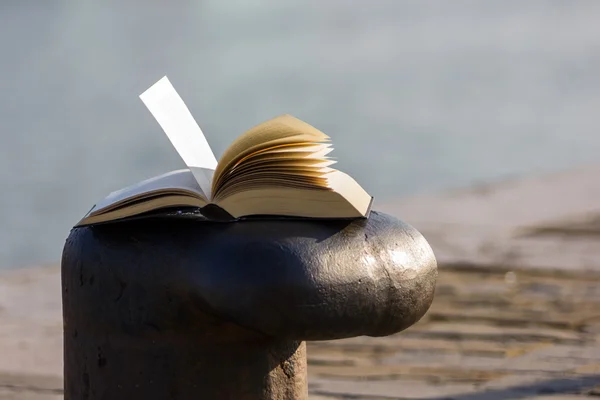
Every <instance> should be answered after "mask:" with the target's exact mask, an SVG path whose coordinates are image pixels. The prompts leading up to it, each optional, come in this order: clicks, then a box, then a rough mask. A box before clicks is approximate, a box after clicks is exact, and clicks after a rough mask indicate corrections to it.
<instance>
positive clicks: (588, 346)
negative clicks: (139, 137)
mask: <svg viewBox="0 0 600 400" xmlns="http://www.w3.org/2000/svg"><path fill="white" fill-rule="evenodd" d="M308 354H309V374H310V379H309V382H310V388H311V393H312V394H313V395H318V396H319V397H316V398H321V399H346V398H347V399H365V400H366V399H417V398H418V399H421V398H427V399H433V398H435V399H442V398H444V399H449V398H452V399H464V400H472V399H512V398H515V399H516V398H538V397H548V396H552V398H553V399H559V398H560V399H563V398H564V399H566V398H574V397H577V396H580V397H581V396H597V395H600V386H599V385H600V285H599V284H598V280H596V279H595V278H594V279H591V278H590V277H589V276H587V275H585V274H571V275H569V276H565V275H563V276H554V274H544V273H539V272H535V273H531V272H517V273H515V272H511V271H506V272H505V271H493V272H488V271H477V270H458V269H452V268H444V269H443V270H442V271H441V273H440V279H439V285H438V290H437V296H436V299H435V301H434V304H433V306H432V308H431V310H430V311H429V313H428V314H427V315H426V317H425V318H424V319H423V320H422V321H420V322H419V323H418V324H417V325H415V326H414V327H412V328H409V329H408V330H407V331H405V332H404V333H401V334H399V335H395V336H393V337H388V338H364V337H361V338H353V339H347V340H340V341H334V342H322V343H310V344H309V350H308ZM596 386H599V387H598V389H595V387H596ZM557 396H559V397H557Z"/></svg>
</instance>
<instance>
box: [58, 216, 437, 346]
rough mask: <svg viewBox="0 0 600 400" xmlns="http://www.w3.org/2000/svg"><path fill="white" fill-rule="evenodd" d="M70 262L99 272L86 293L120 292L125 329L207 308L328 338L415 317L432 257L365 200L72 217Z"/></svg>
mask: <svg viewBox="0 0 600 400" xmlns="http://www.w3.org/2000/svg"><path fill="white" fill-rule="evenodd" d="M77 271H80V272H77ZM65 273H68V274H69V273H70V274H72V273H81V274H82V276H84V275H85V276H86V279H88V278H87V277H89V276H92V277H97V284H96V285H95V286H91V288H90V289H89V290H88V291H87V292H85V295H86V296H92V297H93V296H96V297H97V302H98V303H102V301H104V300H103V298H104V297H106V298H116V299H117V300H116V301H119V302H121V303H122V305H119V307H122V308H123V312H122V316H121V317H119V318H122V319H123V321H121V323H122V325H123V326H122V328H123V327H125V329H130V330H135V329H138V328H139V326H142V325H144V324H145V325H148V326H154V328H156V327H157V326H158V327H159V329H171V330H173V329H174V330H177V329H186V327H187V326H190V324H192V325H193V321H187V322H186V318H187V319H193V318H195V317H194V316H197V315H200V314H210V315H212V316H216V317H217V318H220V319H222V320H224V321H228V322H233V323H235V324H237V325H239V326H241V327H243V328H246V329H248V330H250V331H254V332H258V333H260V334H264V335H268V336H275V337H282V338H289V339H295V340H329V339H338V338H345V337H352V336H361V335H367V336H385V335H390V334H393V333H396V332H399V331H402V330H403V329H406V328H408V327H409V326H411V325H413V324H414V323H415V322H417V321H418V320H419V319H420V318H421V317H422V316H423V315H424V314H425V312H426V311H427V310H428V308H429V306H430V304H431V302H432V300H433V296H434V291H435V283H436V278H437V264H436V260H435V257H434V254H433V251H432V249H431V247H430V246H429V244H428V243H427V241H426V240H425V239H424V238H423V236H422V235H421V234H420V233H419V232H418V231H417V230H416V229H415V228H413V227H412V226H410V225H408V224H406V223H403V222H401V221H399V220H398V219H396V218H394V217H392V216H389V215H386V214H383V213H379V212H376V211H372V212H371V215H370V217H369V218H368V219H363V220H352V221H331V220H330V221H315V220H248V221H240V222H235V223H211V222H204V221H203V222H199V221H190V220H185V219H176V218H173V219H168V220H167V219H161V220H153V219H148V220H140V221H130V222H122V223H115V224H108V225H103V226H91V227H82V228H76V229H73V230H72V231H71V234H70V236H69V238H68V239H67V243H66V245H65V248H64V252H63V274H65ZM103 277H104V278H103ZM82 279H83V278H82ZM86 282H87V281H86ZM115 296H116V297H115ZM92 297H90V298H91V300H92V301H91V302H92V303H93V302H94V301H95V300H94V298H92ZM90 298H88V300H87V302H88V303H90V301H89V299H90ZM173 298H177V299H178V300H177V301H172V300H170V299H173ZM98 307H99V308H98V310H97V312H98V313H100V314H101V311H102V310H101V307H102V305H101V304H99V305H98ZM140 307H142V308H143V309H144V312H143V313H141V314H140V313H137V314H135V315H136V317H135V318H133V317H131V315H133V314H132V311H131V309H132V308H136V309H139V308H140ZM128 308H129V309H128ZM128 310H129V311H128ZM91 311H93V310H91ZM123 316H126V317H123ZM132 318H133V319H132ZM144 319H147V321H145V320H144ZM136 324H137V325H136ZM105 325H106V324H105ZM134 325H135V326H138V328H136V327H135V326H134Z"/></svg>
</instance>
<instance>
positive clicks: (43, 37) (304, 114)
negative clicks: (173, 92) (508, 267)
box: [0, 0, 600, 268]
mask: <svg viewBox="0 0 600 400" xmlns="http://www.w3.org/2000/svg"><path fill="white" fill-rule="evenodd" d="M36 3H37V4H36ZM51 3H52V4H51ZM120 3H126V4H120ZM169 3H170V5H168V4H167V2H159V1H152V0H151V1H145V2H141V1H136V2H134V1H129V2H116V1H102V2H101V1H92V0H87V1H75V0H73V1H59V0H55V1H52V2H49V1H45V0H44V1H42V0H39V1H37V2H36V1H34V0H30V1H17V0H14V1H13V0H8V1H4V2H2V4H1V5H0V135H1V136H0V187H1V192H0V193H1V194H0V268H7V267H16V266H23V265H30V264H36V263H41V262H56V261H58V260H59V258H60V252H61V249H62V245H63V243H64V238H65V237H66V236H67V234H68V231H69V229H70V227H71V226H72V225H73V223H75V222H76V221H77V220H78V219H79V217H81V216H82V215H83V214H84V213H85V212H86V211H87V210H88V208H89V207H90V206H91V205H92V204H93V203H94V202H95V201H96V200H98V199H99V198H101V197H103V196H104V195H105V194H107V193H108V192H110V191H112V190H114V189H117V188H119V187H121V186H124V185H127V184H130V183H133V182H135V181H137V180H140V179H143V178H146V177H149V176H152V175H155V174H158V173H161V172H164V171H167V170H171V169H176V168H180V167H182V166H183V164H182V162H181V160H180V159H179V158H178V157H177V155H176V154H175V151H174V150H173V148H172V147H171V145H170V144H169V142H168V141H167V139H166V137H164V134H163V133H162V131H161V130H160V128H159V127H158V125H157V124H156V123H155V122H154V120H153V119H152V118H151V116H150V114H149V113H148V112H147V110H146V109H145V108H144V107H143V104H142V103H141V101H140V100H139V99H138V94H139V93H141V92H142V91H143V90H145V89H146V88H147V87H148V86H150V85H151V84H152V83H154V82H155V81H156V80H158V79H159V78H160V77H162V76H163V75H165V74H166V75H168V76H169V77H170V79H171V81H172V82H173V84H174V86H175V87H176V88H177V89H178V91H179V92H180V94H181V95H182V97H183V98H184V99H185V101H186V102H187V104H188V106H189V107H190V109H191V110H192V113H193V114H194V115H195V117H196V119H197V120H198V121H199V123H200V125H201V126H202V128H203V129H204V131H205V133H206V135H207V136H208V138H209V141H210V143H211V144H212V146H213V150H214V151H215V153H216V154H217V155H220V154H221V153H222V151H223V150H224V149H225V147H226V146H227V144H229V143H230V142H231V140H233V139H234V138H235V137H236V136H237V135H238V134H240V133H241V132H242V131H244V130H245V129H247V128H250V127H251V126H253V125H255V124H257V123H259V122H262V121H263V120H266V119H269V118H271V117H273V116H276V115H278V114H283V113H291V114H293V115H296V116H297V117H299V118H301V119H304V120H306V121H308V122H309V123H311V124H313V125H315V126H317V127H318V128H320V129H322V130H323V131H325V132H326V133H328V134H329V135H330V136H332V137H333V139H334V143H335V144H336V151H335V154H334V155H336V156H337V157H339V159H340V163H339V164H338V167H339V168H340V169H343V170H345V171H347V172H349V173H350V174H352V175H353V176H355V178H356V179H357V180H358V181H359V182H360V183H362V184H363V186H365V187H366V188H367V189H368V190H369V191H370V192H372V194H374V195H375V196H376V198H378V199H380V200H381V199H390V198H392V197H394V196H400V195H408V194H412V193H416V192H419V191H431V190H438V189H441V188H445V187H450V186H457V185H468V184H470V183H473V182H475V181H481V180H489V179H496V178H499V177H504V176H506V175H512V174H524V173H531V172H534V171H544V170H552V169H559V168H564V167H566V166H572V165H576V164H580V163H588V162H595V161H597V159H598V153H599V151H600V24H599V23H598V21H599V20H600V2H599V1H594V0H590V1H571V2H565V1H549V0H546V1H528V2H522V1H502V2H481V1H458V0H457V1H453V2H448V1H437V2H432V1H422V0H419V1H413V2H402V1H399V0H389V1H374V0H369V1H366V0H365V1H353V2H348V1H341V0H336V1H332V0H329V1H326V2H323V1H306V0H304V1H298V2H282V1H275V0H272V1H267V0H254V1H231V0H230V1H226V2H225V1H218V0H212V1H201V0H197V1H178V2H177V1H174V2H169Z"/></svg>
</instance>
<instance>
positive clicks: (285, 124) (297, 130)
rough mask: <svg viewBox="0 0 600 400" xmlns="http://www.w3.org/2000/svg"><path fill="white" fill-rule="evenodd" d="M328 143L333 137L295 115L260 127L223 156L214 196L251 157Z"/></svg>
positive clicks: (252, 130) (217, 169) (268, 122)
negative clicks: (234, 168)
mask: <svg viewBox="0 0 600 400" xmlns="http://www.w3.org/2000/svg"><path fill="white" fill-rule="evenodd" d="M328 140H329V136H327V135H325V134H324V133H323V132H321V131H319V130H318V129H316V128H314V127H313V126H311V125H309V124H307V123H306V122H303V121H300V120H299V119H297V118H295V117H292V116H291V115H282V116H279V117H277V118H274V119H272V120H269V121H267V122H264V123H262V124H260V125H257V126H255V127H254V128H252V129H250V130H249V131H246V132H245V133H244V134H242V135H241V136H240V137H238V138H237V139H236V140H235V141H234V142H233V143H232V144H231V145H230V146H229V148H227V150H225V152H224V153H223V156H222V157H221V159H220V160H219V164H218V165H217V168H216V170H215V174H214V176H213V185H212V193H216V192H217V190H218V188H219V186H220V185H221V184H222V182H221V181H222V174H223V173H224V172H225V171H227V170H228V169H229V168H231V166H233V165H234V164H235V163H236V162H237V161H238V160H240V159H242V158H244V157H245V156H247V155H249V154H252V153H255V152H256V151H259V150H261V149H265V148H269V147H273V146H278V145H283V144H291V143H311V142H312V143H315V144H317V143H319V142H326V141H328Z"/></svg>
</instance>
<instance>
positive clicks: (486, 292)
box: [0, 167, 600, 400]
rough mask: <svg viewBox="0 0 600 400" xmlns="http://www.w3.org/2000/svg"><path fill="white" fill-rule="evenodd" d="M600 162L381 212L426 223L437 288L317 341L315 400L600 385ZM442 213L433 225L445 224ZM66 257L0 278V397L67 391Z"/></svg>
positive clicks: (579, 391) (569, 394) (552, 392)
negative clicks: (417, 308)
mask: <svg viewBox="0 0 600 400" xmlns="http://www.w3.org/2000/svg"><path fill="white" fill-rule="evenodd" d="M598 176H600V168H598V167H591V168H582V169H580V170H576V171H570V172H565V173H561V174H555V175H551V176H545V177H540V178H530V179H524V180H519V181H514V182H504V183H501V184H498V185H493V186H490V187H487V188H479V189H477V190H475V189H470V190H464V191H453V192H449V193H446V194H438V195H436V196H419V197H414V198H412V199H403V200H401V201H398V202H395V203H393V204H389V205H386V204H383V205H381V206H378V207H377V208H378V209H381V210H383V211H387V212H390V213H392V214H396V215H398V216H400V217H401V218H403V219H405V220H407V221H408V222H410V223H411V224H413V225H415V226H416V227H417V228H418V229H419V230H421V231H422V232H423V233H424V234H425V236H426V237H427V239H428V240H429V241H430V243H431V244H432V247H433V248H434V251H435V252H436V255H437V257H438V260H439V262H440V275H439V280H438V286H437V292H436V298H435V300H434V304H433V306H432V308H431V310H430V311H429V312H428V313H427V315H426V316H425V317H424V318H423V320H422V321H420V322H419V323H418V324H416V325H415V326H413V327H411V328H409V329H408V330H406V331H405V332H403V333H400V334H398V335H395V336H392V337H387V338H367V337H360V338H353V339H347V340H338V341H332V342H312V343H309V346H308V357H309V390H310V395H311V399H314V400H334V399H354V400H383V399H457V400H478V399H482V400H496V399H539V400H541V399H544V400H545V399H553V400H570V399H580V400H584V399H591V398H592V397H598V396H600V179H597V177H598ZM436 221H437V222H436ZM61 387H62V322H61V306H60V277H59V269H58V267H46V268H30V269H22V270H17V271H8V272H4V273H2V274H1V275H0V400H4V399H15V400H16V399H19V400H22V399H28V400H55V399H60V398H62V389H61Z"/></svg>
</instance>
